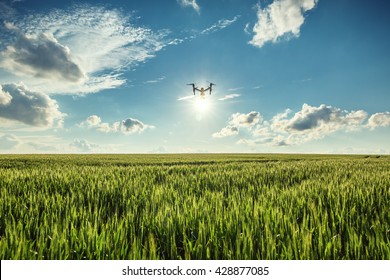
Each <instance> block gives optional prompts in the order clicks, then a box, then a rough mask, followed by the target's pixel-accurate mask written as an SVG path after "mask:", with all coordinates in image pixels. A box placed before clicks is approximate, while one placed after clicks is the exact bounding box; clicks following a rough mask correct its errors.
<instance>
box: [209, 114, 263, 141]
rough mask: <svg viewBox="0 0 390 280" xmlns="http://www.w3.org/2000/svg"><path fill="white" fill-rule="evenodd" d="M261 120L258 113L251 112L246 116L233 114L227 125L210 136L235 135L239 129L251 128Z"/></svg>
mask: <svg viewBox="0 0 390 280" xmlns="http://www.w3.org/2000/svg"><path fill="white" fill-rule="evenodd" d="M260 120H261V116H260V113H258V112H255V111H252V112H250V113H248V114H241V113H235V114H233V115H231V116H230V119H229V122H228V125H227V126H226V127H224V128H222V129H221V130H220V131H218V132H215V133H213V134H212V137H214V138H223V137H227V136H232V135H237V134H238V133H239V128H240V127H247V128H251V127H253V126H254V125H256V124H257V123H258V122H259V121H260Z"/></svg>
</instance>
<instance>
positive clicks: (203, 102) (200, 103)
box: [194, 98, 210, 112]
mask: <svg viewBox="0 0 390 280" xmlns="http://www.w3.org/2000/svg"><path fill="white" fill-rule="evenodd" d="M194 104H195V109H196V111H198V112H206V111H207V110H208V109H209V108H210V102H209V100H208V99H206V98H197V99H196V100H195V103H194Z"/></svg>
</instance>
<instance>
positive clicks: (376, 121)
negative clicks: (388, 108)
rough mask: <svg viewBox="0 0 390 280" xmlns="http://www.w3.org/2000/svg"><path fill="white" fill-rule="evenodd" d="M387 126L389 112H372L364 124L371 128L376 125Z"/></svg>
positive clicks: (389, 117) (389, 121)
mask: <svg viewBox="0 0 390 280" xmlns="http://www.w3.org/2000/svg"><path fill="white" fill-rule="evenodd" d="M380 126H382V127H387V126H390V112H384V113H376V114H373V115H372V116H371V117H370V118H369V119H368V123H367V125H366V127H367V128H369V129H371V130H373V129H375V128H376V127H380Z"/></svg>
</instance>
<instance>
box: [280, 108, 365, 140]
mask: <svg viewBox="0 0 390 280" xmlns="http://www.w3.org/2000/svg"><path fill="white" fill-rule="evenodd" d="M366 119H367V113H366V112H364V111H362V110H359V111H352V112H347V111H344V110H341V109H339V108H336V107H332V106H326V105H324V104H322V105H320V106H319V107H313V106H310V105H308V104H303V106H302V109H301V111H299V112H297V113H295V115H294V116H293V117H292V118H291V119H288V118H287V115H286V114H284V115H279V117H278V118H275V119H274V121H273V128H275V129H277V130H279V131H285V132H292V133H305V134H306V135H307V136H312V137H313V138H319V137H321V136H322V135H324V134H329V133H332V132H334V131H337V130H340V129H344V128H345V129H347V130H356V129H359V128H360V127H361V124H362V123H363V122H364V121H365V120H366ZM316 135H317V136H318V137H316Z"/></svg>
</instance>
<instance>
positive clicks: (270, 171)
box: [0, 154, 390, 260]
mask: <svg viewBox="0 0 390 280" xmlns="http://www.w3.org/2000/svg"><path fill="white" fill-rule="evenodd" d="M389 209H390V157H387V156H381V157H379V156H378V157H377V156H324V155H261V154H260V155H259V154H215V155H213V154H211V155H180V154H178V155H0V258H1V259H60V260H62V259H99V260H100V259H245V260H246V259H298V260H299V259H336V260H338V259H390V211H389Z"/></svg>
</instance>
